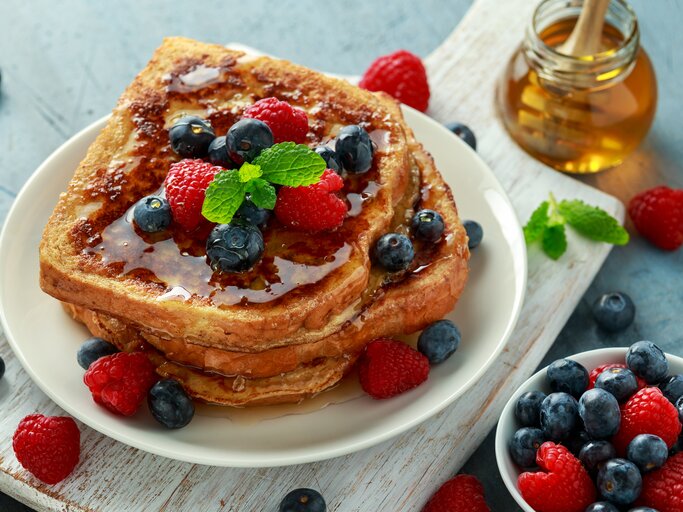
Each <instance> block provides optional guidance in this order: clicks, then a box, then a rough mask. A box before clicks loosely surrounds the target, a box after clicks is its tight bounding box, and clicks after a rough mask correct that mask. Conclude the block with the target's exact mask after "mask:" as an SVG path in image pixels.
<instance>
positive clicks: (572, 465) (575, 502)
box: [517, 442, 596, 512]
mask: <svg viewBox="0 0 683 512" xmlns="http://www.w3.org/2000/svg"><path fill="white" fill-rule="evenodd" d="M536 462H537V463H538V465H539V467H540V468H541V471H539V472H534V473H522V474H521V475H520V476H519V479H518V480H517V486H518V487H519V491H520V492H521V494H522V497H523V498H524V500H525V501H526V502H527V503H528V504H529V505H530V506H531V507H532V508H533V509H534V510H536V512H584V511H585V510H586V507H588V506H589V505H590V504H591V503H593V502H594V501H595V498H596V492H595V486H594V485H593V482H592V481H591V478H590V476H589V475H588V472H587V471H586V469H585V468H584V467H583V466H582V465H581V462H580V461H579V460H578V459H577V458H576V457H574V456H573V455H572V454H571V453H570V452H569V450H568V449H567V448H565V447H564V446H561V445H556V444H555V443H550V442H548V443H544V444H543V445H541V447H540V448H539V450H538V454H537V455H536Z"/></svg>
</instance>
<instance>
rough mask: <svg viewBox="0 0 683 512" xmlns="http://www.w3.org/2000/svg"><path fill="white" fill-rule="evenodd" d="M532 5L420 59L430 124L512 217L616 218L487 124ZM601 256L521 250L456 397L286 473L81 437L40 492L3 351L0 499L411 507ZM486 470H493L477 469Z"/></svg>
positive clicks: (23, 404) (82, 505)
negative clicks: (501, 318)
mask: <svg viewBox="0 0 683 512" xmlns="http://www.w3.org/2000/svg"><path fill="white" fill-rule="evenodd" d="M534 4H535V2H532V1H529V0H507V1H505V2H500V1H498V0H478V1H477V2H476V3H475V4H474V6H473V7H472V9H471V10H470V11H469V13H468V14H467V16H466V17H465V19H464V20H463V21H462V22H461V24H460V25H459V27H458V28H457V29H456V30H455V31H454V32H453V34H452V35H451V36H450V37H449V38H448V39H447V41H445V42H444V44H443V45H442V46H441V47H440V48H438V49H437V50H436V51H435V52H434V53H433V54H432V55H431V56H430V57H429V58H428V59H427V67H428V70H429V75H430V82H431V85H432V91H433V96H432V101H431V108H430V112H429V113H430V115H432V116H433V117H435V118H436V119H438V120H440V121H449V120H461V121H463V122H466V123H467V124H469V125H470V126H471V127H472V128H473V129H474V131H475V133H477V135H478V137H479V140H478V145H479V153H480V154H481V156H482V157H483V158H484V160H486V161H487V163H488V164H489V165H490V166H491V168H492V169H493V170H494V171H495V173H496V175H497V176H498V178H499V179H500V181H501V182H502V183H503V186H504V187H505V189H506V190H507V192H508V194H509V195H510V197H511V199H512V202H513V205H514V206H515V209H516V211H517V213H518V215H519V217H520V219H522V220H524V219H526V218H527V217H528V215H529V214H530V212H531V211H532V210H533V208H534V207H535V206H536V205H537V204H538V203H539V202H540V201H541V200H542V199H544V198H545V197H546V196H547V193H548V191H550V190H552V191H554V192H555V194H556V195H557V196H558V197H571V198H583V199H584V200H586V201H588V202H590V203H592V204H596V205H600V206H602V207H603V208H605V209H607V210H608V211H610V212H611V213H613V214H614V215H616V216H617V217H620V218H623V207H622V205H621V203H619V202H618V201H617V200H616V199H614V198H612V197H611V196H607V195H605V194H603V193H601V192H599V191H597V190H595V189H593V188H590V187H587V186H585V185H583V184H581V183H579V182H577V181H575V180H573V179H571V178H568V177H565V176H562V175H560V174H558V173H556V172H554V171H552V170H550V169H548V168H546V167H545V166H543V165H542V164H540V163H537V162H535V161H533V160H532V159H531V158H530V157H528V156H527V155H526V154H525V153H524V152H523V151H521V150H520V149H519V148H517V147H516V146H515V145H514V143H513V142H512V141H511V140H510V139H509V138H508V136H507V135H506V134H505V133H504V131H503V128H502V127H501V125H500V124H499V123H498V121H497V120H496V118H495V113H494V108H493V100H492V98H493V88H494V82H495V79H496V78H497V77H498V75H499V74H500V73H501V72H502V68H503V66H504V64H505V63H506V61H507V58H508V57H509V55H510V53H511V52H512V51H513V49H514V46H515V45H516V44H517V43H518V42H519V41H520V40H521V38H522V33H523V28H524V24H525V23H526V22H527V20H528V19H529V17H530V14H531V10H532V8H533V5H534ZM608 252H609V247H608V246H606V245H600V244H593V243H590V242H586V241H583V240H577V239H574V238H573V237H572V239H571V240H570V250H569V252H568V253H567V254H566V255H565V256H564V257H563V258H562V259H561V260H560V261H559V262H557V263H554V262H551V261H550V260H548V259H546V258H545V257H544V256H543V255H542V254H540V253H539V252H538V251H536V250H531V251H530V253H529V284H528V293H527V301H526V304H525V305H524V309H523V311H522V315H521V318H520V321H519V325H518V327H517V329H516V331H515V333H514V335H513V337H512V339H511V340H510V342H509V344H508V346H507V348H506V349H505V351H504V353H503V354H502V355H501V356H500V357H499V358H498V360H497V361H496V362H495V363H494V366H493V367H492V369H491V370H490V371H489V372H488V374H487V375H486V377H485V378H483V379H482V380H481V382H479V383H478V385H477V386H476V388H475V389H473V390H472V392H471V393H470V394H468V396H466V397H463V398H462V399H460V400H458V401H457V402H456V403H454V404H453V405H452V406H451V407H449V408H448V409H446V410H445V411H443V412H442V413H441V414H439V415H437V416H436V417H434V418H432V419H431V420H428V421H426V422H425V423H423V424H422V425H420V426H419V427H417V428H415V429H413V430H412V431H410V432H407V433H405V434H403V435H401V436H399V437H398V438H396V439H394V440H392V441H388V442H386V443H383V444H381V445H379V446H376V447H374V448H372V449H369V450H365V451H363V452H360V453H356V454H352V455H349V456H346V457H341V458H338V459H333V460H330V461H324V462H320V463H316V464H307V465H302V466H294V467H289V468H271V469H253V470H252V469H229V468H228V469H226V468H212V467H205V466H197V465H192V464H187V463H181V462H175V461H171V460H168V459H164V458H162V457H158V456H154V455H149V454H146V453H144V452H141V451H138V450H135V449H133V448H130V447H127V446H125V445H123V444H120V443H117V442H115V441H112V440H110V439H108V438H106V437H104V436H102V435H100V434H98V433H97V432H94V431H93V430H91V429H89V428H87V427H85V426H83V425H81V427H82V436H83V437H82V453H83V457H82V459H83V460H82V462H81V463H80V465H79V466H78V468H77V470H76V472H75V474H74V475H73V476H72V477H71V478H69V479H67V480H66V481H65V482H62V483H61V484H58V485H56V486H52V487H50V486H45V485H42V484H40V483H39V482H37V481H36V480H35V479H33V478H32V477H31V476H30V475H28V474H27V473H26V472H24V471H22V470H21V468H20V466H19V464H18V463H17V461H16V459H15V458H14V455H13V453H12V450H11V443H10V441H9V439H10V438H11V436H12V433H13V431H14V429H15V427H16V425H17V423H18V422H19V420H20V419H21V418H22V417H23V416H24V415H26V414H29V413H31V412H34V411H40V412H43V413H45V414H50V413H58V412H59V409H58V408H57V407H56V406H55V405H54V404H52V403H51V402H50V401H49V400H48V399H47V398H46V397H45V396H44V395H43V394H42V393H41V392H40V391H38V389H37V388H36V387H35V386H34V385H33V384H32V383H31V381H30V380H29V378H28V376H27V375H26V373H24V372H23V371H22V370H21V369H20V368H19V366H18V363H17V362H16V360H15V359H14V358H13V357H12V356H11V355H10V354H9V349H8V347H7V344H6V343H5V342H4V338H2V335H0V354H2V356H3V357H4V358H5V360H6V361H7V363H8V368H7V375H6V377H5V379H4V380H3V381H2V382H0V410H1V411H3V416H2V417H1V418H0V433H1V434H2V435H1V438H2V439H3V442H1V443H0V490H2V491H3V492H6V493H7V494H10V495H12V496H14V497H16V498H17V499H19V500H20V501H22V502H24V503H26V504H28V505H30V506H32V507H34V508H36V509H38V510H49V511H65V510H66V511H79V512H81V511H98V512H99V511H124V510H125V511H126V512H138V511H140V512H142V511H145V512H148V511H155V510H160V511H172V512H184V511H188V512H189V511H207V512H214V511H235V512H238V511H239V512H257V511H271V510H272V511H274V510H277V505H278V503H279V501H280V499H281V497H282V496H283V495H284V494H285V493H286V492H287V491H288V490H289V489H291V488H293V487H299V486H312V487H316V488H318V489H320V490H321V492H322V493H323V494H324V495H325V497H326V499H327V501H328V504H329V510H330V511H338V512H354V511H359V512H360V511H362V512H375V511H377V512H384V511H386V512H397V511H400V512H403V511H418V510H420V508H421V507H422V505H423V504H424V502H425V501H426V500H427V498H428V497H429V495H430V494H431V493H432V492H433V491H434V490H435V488H436V487H437V486H438V485H439V484H440V483H441V482H442V481H443V480H445V479H447V478H448V477H450V476H451V475H452V474H453V473H455V472H456V471H457V469H458V468H459V467H460V466H461V465H462V463H463V462H464V461H465V460H467V458H468V456H469V455H470V454H471V453H472V452H473V451H474V449H475V448H476V447H477V446H478V445H479V443H480V442H481V441H482V439H483V438H484V436H485V435H486V434H487V433H488V431H489V430H490V428H491V427H492V426H493V425H494V424H495V422H496V420H497V417H498V414H499V413H500V411H501V409H502V407H503V405H504V403H505V402H506V400H507V399H508V397H509V396H510V395H511V394H512V393H513V391H514V390H515V389H516V388H517V387H518V386H519V384H521V382H522V381H524V380H525V379H526V378H527V377H528V376H529V375H530V374H531V373H532V372H533V370H534V368H535V367H536V366H537V364H538V363H539V362H540V360H541V358H542V357H543V355H544V354H545V352H546V351H547V349H548V348H549V347H550V345H551V344H552V343H553V341H554V340H555V337H556V336H557V334H558V332H559V331H560V329H561V327H562V326H563V325H564V323H565V322H566V320H567V318H568V317H569V315H570V313H571V312H572V311H573V309H574V307H575V305H576V304H577V302H578V300H579V299H580V297H581V296H582V294H583V292H584V291H585V289H586V288H587V287H588V285H589V284H590V282H591V280H592V279H593V276H594V275H595V274H596V272H597V271H598V269H599V267H600V266H601V264H602V262H603V261H604V259H605V257H606V256H607V253H608ZM491 470H492V471H495V470H496V469H495V468H491Z"/></svg>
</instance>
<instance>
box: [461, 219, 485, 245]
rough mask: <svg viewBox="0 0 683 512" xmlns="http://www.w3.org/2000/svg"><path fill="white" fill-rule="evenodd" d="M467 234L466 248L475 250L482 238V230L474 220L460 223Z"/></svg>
mask: <svg viewBox="0 0 683 512" xmlns="http://www.w3.org/2000/svg"><path fill="white" fill-rule="evenodd" d="M462 225H463V227H464V228H465V232H466V233H467V247H469V248H470V249H475V248H476V247H478V246H479V244H480V243H481V240H482V238H484V230H483V228H482V227H481V224H479V223H478V222H477V221H475V220H466V221H464V222H463V223H462Z"/></svg>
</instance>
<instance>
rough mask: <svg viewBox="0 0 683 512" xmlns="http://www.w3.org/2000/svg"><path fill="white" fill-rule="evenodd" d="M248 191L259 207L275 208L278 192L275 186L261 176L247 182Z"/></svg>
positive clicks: (253, 201)
mask: <svg viewBox="0 0 683 512" xmlns="http://www.w3.org/2000/svg"><path fill="white" fill-rule="evenodd" d="M247 192H249V195H250V196H251V201H252V203H254V204H255V205H256V206H258V207H259V208H265V209H267V210H272V209H273V208H275V200H276V199H277V193H276V192H275V187H273V186H272V185H271V184H270V183H268V182H267V181H266V180H264V179H261V178H256V179H253V180H251V181H250V182H249V183H248V184H247Z"/></svg>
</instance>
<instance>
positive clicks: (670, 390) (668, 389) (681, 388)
mask: <svg viewBox="0 0 683 512" xmlns="http://www.w3.org/2000/svg"><path fill="white" fill-rule="evenodd" d="M659 388H660V389H661V390H662V393H664V396H665V397H667V398H668V399H669V401H670V402H671V403H672V404H675V403H676V402H677V401H678V399H679V398H681V397H683V375H680V374H678V375H672V376H671V377H669V378H668V379H666V380H665V381H664V382H662V383H661V384H660V385H659Z"/></svg>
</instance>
